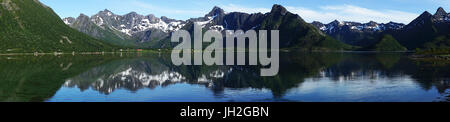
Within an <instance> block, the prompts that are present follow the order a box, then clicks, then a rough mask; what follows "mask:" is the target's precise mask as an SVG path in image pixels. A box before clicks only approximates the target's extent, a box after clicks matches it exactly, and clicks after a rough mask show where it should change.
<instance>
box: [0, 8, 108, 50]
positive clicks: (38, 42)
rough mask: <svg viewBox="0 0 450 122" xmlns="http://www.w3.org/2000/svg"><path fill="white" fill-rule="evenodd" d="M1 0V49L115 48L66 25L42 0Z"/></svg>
mask: <svg viewBox="0 0 450 122" xmlns="http://www.w3.org/2000/svg"><path fill="white" fill-rule="evenodd" d="M0 3H1V4H0V27H1V28H0V53H20V52H55V51H61V52H72V51H75V52H80V51H111V50H113V49H114V46H112V45H109V44H106V43H104V42H103V41H100V40H97V39H94V38H92V37H89V36H88V35H85V34H83V33H81V32H78V31H77V30H74V29H72V28H70V27H69V26H67V25H65V24H64V23H63V22H62V20H61V18H60V17H59V16H58V15H56V14H55V13H54V12H53V10H52V9H51V8H49V7H47V6H45V5H43V4H42V3H40V2H39V1H38V0H0Z"/></svg>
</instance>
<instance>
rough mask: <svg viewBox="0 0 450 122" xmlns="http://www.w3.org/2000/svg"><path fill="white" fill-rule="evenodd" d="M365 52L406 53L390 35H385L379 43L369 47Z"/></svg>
mask: <svg viewBox="0 0 450 122" xmlns="http://www.w3.org/2000/svg"><path fill="white" fill-rule="evenodd" d="M367 50H371V51H407V50H408V49H406V48H405V47H403V46H402V45H401V44H400V43H398V41H397V40H396V39H395V38H394V37H392V35H389V34H386V35H383V37H381V38H380V39H379V41H378V42H377V43H376V44H375V45H372V46H370V47H369V48H368V49H367Z"/></svg>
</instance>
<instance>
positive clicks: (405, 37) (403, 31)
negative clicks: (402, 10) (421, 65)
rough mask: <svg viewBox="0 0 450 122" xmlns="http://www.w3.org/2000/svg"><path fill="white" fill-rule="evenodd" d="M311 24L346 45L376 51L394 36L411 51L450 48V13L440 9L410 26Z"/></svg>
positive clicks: (347, 23) (340, 23)
mask: <svg viewBox="0 0 450 122" xmlns="http://www.w3.org/2000/svg"><path fill="white" fill-rule="evenodd" d="M311 24H313V25H314V26H316V28H319V29H320V30H322V31H323V32H325V33H326V34H328V35H330V36H332V37H333V38H336V39H338V40H340V41H342V42H344V43H347V44H350V45H355V46H361V47H366V48H367V47H374V45H376V43H378V42H380V41H381V40H383V39H382V38H384V37H386V36H385V35H390V36H393V39H395V40H396V41H398V42H399V43H400V44H401V45H402V46H405V47H406V48H408V49H409V50H414V49H436V48H449V46H450V35H449V34H450V13H447V12H446V11H445V10H444V9H443V8H442V7H439V8H438V10H437V11H436V13H435V14H434V15H433V14H431V13H429V12H427V11H425V12H424V13H422V14H421V15H420V16H419V17H417V18H416V19H414V20H413V21H412V22H411V23H409V24H407V25H404V24H401V23H395V22H389V23H386V24H379V23H376V22H373V21H371V22H369V23H357V22H340V21H337V20H336V21H333V22H331V23H329V24H322V23H320V22H313V23H311ZM399 49H401V48H399Z"/></svg>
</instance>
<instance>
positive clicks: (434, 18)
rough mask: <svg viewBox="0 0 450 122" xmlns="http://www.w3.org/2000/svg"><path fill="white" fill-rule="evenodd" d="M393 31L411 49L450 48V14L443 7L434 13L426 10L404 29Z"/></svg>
mask: <svg viewBox="0 0 450 122" xmlns="http://www.w3.org/2000/svg"><path fill="white" fill-rule="evenodd" d="M392 33H393V35H394V37H396V38H397V39H398V40H399V42H400V43H401V44H402V45H404V46H406V47H407V48H408V49H410V50H413V49H416V48H422V49H431V48H449V47H450V42H449V40H450V39H449V38H448V37H449V34H450V14H449V13H446V12H445V11H444V9H443V8H442V7H441V8H439V9H438V10H437V12H436V13H435V14H434V15H432V14H431V13H429V12H427V11H425V12H424V13H422V14H421V15H420V16H419V17H417V18H416V19H415V20H413V21H412V22H411V23H409V24H408V25H406V26H405V27H404V28H403V29H402V30H400V31H397V32H392Z"/></svg>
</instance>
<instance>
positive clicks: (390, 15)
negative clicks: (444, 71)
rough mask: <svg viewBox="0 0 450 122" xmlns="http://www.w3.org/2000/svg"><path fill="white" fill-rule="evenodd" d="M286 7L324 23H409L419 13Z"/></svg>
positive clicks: (230, 7) (254, 10)
mask: <svg viewBox="0 0 450 122" xmlns="http://www.w3.org/2000/svg"><path fill="white" fill-rule="evenodd" d="M221 7H222V8H223V9H224V10H225V11H229V12H235V11H237V12H246V13H257V12H262V13H266V12H270V9H267V8H250V7H245V6H239V5H234V4H229V5H224V6H221ZM286 9H288V11H290V12H292V13H296V14H298V15H300V16H301V17H302V18H303V19H305V21H307V22H312V21H320V22H323V23H329V22H331V21H334V20H340V21H355V22H369V21H375V22H382V23H387V22H390V21H393V22H401V23H405V24H407V23H409V22H411V21H412V20H413V19H415V18H416V17H417V16H419V14H416V13H409V12H403V11H397V10H373V9H368V8H363V7H359V6H353V5H333V6H322V7H319V9H317V10H313V9H309V8H304V7H293V6H287V7H286Z"/></svg>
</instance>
